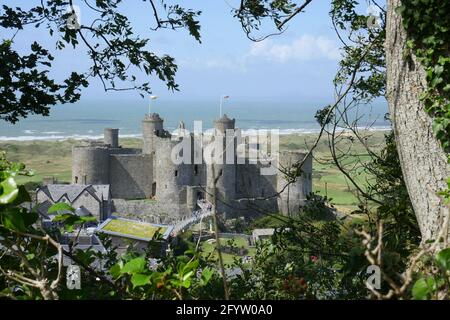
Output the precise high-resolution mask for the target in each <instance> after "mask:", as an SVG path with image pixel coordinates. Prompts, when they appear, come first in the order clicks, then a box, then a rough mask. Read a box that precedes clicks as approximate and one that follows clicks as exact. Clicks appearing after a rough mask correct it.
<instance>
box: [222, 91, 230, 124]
mask: <svg viewBox="0 0 450 320" xmlns="http://www.w3.org/2000/svg"><path fill="white" fill-rule="evenodd" d="M228 98H230V96H227V95H222V96H220V117H221V118H222V105H223V100H224V99H228Z"/></svg>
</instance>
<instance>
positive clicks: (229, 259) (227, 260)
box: [201, 237, 256, 265]
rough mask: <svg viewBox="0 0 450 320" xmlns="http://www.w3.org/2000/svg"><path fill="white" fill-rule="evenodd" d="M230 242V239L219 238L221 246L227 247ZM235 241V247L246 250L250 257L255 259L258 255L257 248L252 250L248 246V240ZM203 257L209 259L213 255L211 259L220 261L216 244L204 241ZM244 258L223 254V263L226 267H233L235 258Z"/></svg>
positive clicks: (238, 238) (236, 238)
mask: <svg viewBox="0 0 450 320" xmlns="http://www.w3.org/2000/svg"><path fill="white" fill-rule="evenodd" d="M230 240H231V239H229V238H219V241H220V244H221V246H226V245H230ZM233 240H234V246H235V247H238V248H245V249H247V250H248V254H247V255H248V256H250V257H253V256H254V255H255V253H256V249H255V248H250V247H249V246H248V242H247V239H245V238H243V237H235V238H233ZM201 248H202V255H203V256H204V257H208V256H210V255H211V253H212V255H211V258H212V259H214V260H217V261H218V259H219V257H218V254H217V251H216V243H215V241H214V242H207V241H204V242H203V243H202V246H201ZM242 257H243V256H239V255H234V254H229V253H222V258H223V263H224V264H225V265H231V264H232V263H233V262H234V259H235V258H242Z"/></svg>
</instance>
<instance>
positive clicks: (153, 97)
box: [148, 96, 158, 115]
mask: <svg viewBox="0 0 450 320" xmlns="http://www.w3.org/2000/svg"><path fill="white" fill-rule="evenodd" d="M156 99H158V96H150V102H149V104H148V115H150V114H151V111H152V100H156Z"/></svg>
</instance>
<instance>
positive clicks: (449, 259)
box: [436, 248, 450, 270]
mask: <svg viewBox="0 0 450 320" xmlns="http://www.w3.org/2000/svg"><path fill="white" fill-rule="evenodd" d="M436 262H437V264H438V265H439V266H440V267H441V268H442V269H444V270H450V248H447V249H444V250H441V251H439V253H438V254H437V255H436Z"/></svg>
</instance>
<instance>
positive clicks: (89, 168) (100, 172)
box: [72, 143, 110, 184]
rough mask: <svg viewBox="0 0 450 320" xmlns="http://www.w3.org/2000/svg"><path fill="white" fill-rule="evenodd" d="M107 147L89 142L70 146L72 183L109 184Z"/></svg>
mask: <svg viewBox="0 0 450 320" xmlns="http://www.w3.org/2000/svg"><path fill="white" fill-rule="evenodd" d="M109 151H110V150H109V147H108V146H107V145H104V144H98V143H90V144H88V145H81V146H74V147H73V148H72V183H74V184H109V154H110V152H109Z"/></svg>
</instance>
